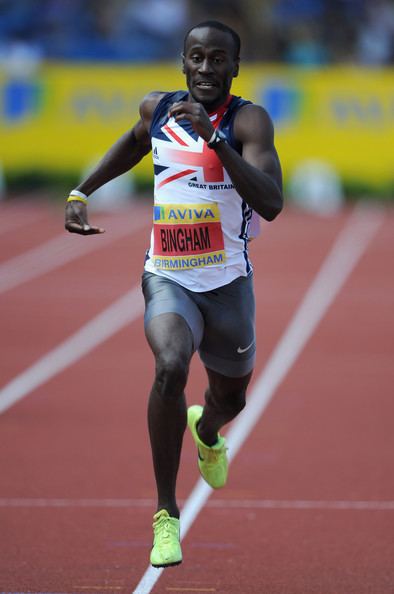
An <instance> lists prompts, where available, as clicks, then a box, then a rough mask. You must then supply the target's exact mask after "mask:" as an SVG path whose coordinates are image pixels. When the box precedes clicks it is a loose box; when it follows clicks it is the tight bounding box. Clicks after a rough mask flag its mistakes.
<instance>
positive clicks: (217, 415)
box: [188, 368, 252, 489]
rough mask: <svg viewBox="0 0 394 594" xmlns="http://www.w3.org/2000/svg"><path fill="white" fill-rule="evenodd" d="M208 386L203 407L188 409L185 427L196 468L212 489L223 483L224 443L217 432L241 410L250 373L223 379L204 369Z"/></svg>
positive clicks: (223, 377) (225, 465)
mask: <svg viewBox="0 0 394 594" xmlns="http://www.w3.org/2000/svg"><path fill="white" fill-rule="evenodd" d="M207 373H208V380H209V387H208V389H207V391H206V392H205V406H204V407H201V406H198V405H194V406H191V407H190V408H189V410H188V425H189V428H190V430H191V432H192V435H193V438H194V441H195V443H196V445H197V449H198V465H199V468H200V472H201V475H202V476H203V478H204V479H205V481H206V482H207V483H208V484H209V485H210V486H211V487H212V488H214V489H219V488H221V487H223V486H224V485H225V483H226V480H227V474H228V470H227V467H228V462H227V454H226V450H227V448H226V440H225V438H224V437H222V436H221V435H220V433H219V431H220V429H221V428H222V427H223V426H224V425H226V423H229V422H230V421H232V420H233V419H234V418H235V417H236V416H237V415H238V414H239V413H240V412H241V410H242V409H243V408H244V406H245V402H246V400H245V398H246V389H247V387H248V384H249V381H250V378H251V376H252V372H250V373H248V374H247V375H245V376H243V377H235V378H234V377H227V376H225V375H222V374H220V373H218V372H216V371H213V370H211V369H208V368H207Z"/></svg>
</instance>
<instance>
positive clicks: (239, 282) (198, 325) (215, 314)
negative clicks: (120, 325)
mask: <svg viewBox="0 0 394 594" xmlns="http://www.w3.org/2000/svg"><path fill="white" fill-rule="evenodd" d="M142 291H143V294H144V299H145V316H144V323H145V327H147V325H148V324H149V322H150V321H151V320H152V318H154V317H156V316H159V315H161V314H164V313H176V314H178V315H180V316H182V317H183V318H184V320H185V321H186V323H187V324H188V326H189V328H190V330H191V332H192V335H193V341H194V350H195V351H198V353H199V355H200V358H201V360H202V362H203V364H204V365H205V366H206V367H207V368H208V369H212V370H213V371H216V372H217V373H220V374H222V375H225V376H227V377H243V376H244V375H247V374H248V373H249V372H251V371H252V369H253V367H254V362H255V356H256V342H255V341H256V336H255V300H254V290H253V276H252V275H250V276H240V277H238V278H236V279H235V280H233V281H232V282H231V283H229V284H227V285H224V286H222V287H219V288H217V289H214V290H212V291H205V292H201V293H200V292H195V291H190V290H189V289H186V288H185V287H182V286H181V285H179V284H178V283H176V282H174V281H172V280H170V279H168V278H165V277H163V276H159V275H157V274H152V273H151V272H146V271H145V272H144V274H143V275H142Z"/></svg>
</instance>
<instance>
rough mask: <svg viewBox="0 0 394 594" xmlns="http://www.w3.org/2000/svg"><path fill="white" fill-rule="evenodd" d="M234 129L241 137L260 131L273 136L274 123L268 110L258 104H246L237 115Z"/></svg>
mask: <svg viewBox="0 0 394 594" xmlns="http://www.w3.org/2000/svg"><path fill="white" fill-rule="evenodd" d="M234 127H235V129H236V131H237V132H238V134H240V135H241V136H243V135H244V133H247V131H248V130H250V131H259V132H262V133H264V134H265V135H266V134H269V135H271V134H272V133H273V123H272V120H271V118H270V116H269V114H268V112H267V110H266V109H265V108H264V107H262V106H261V105H257V104H256V103H251V102H249V103H245V104H244V105H242V106H240V108H239V110H238V111H237V113H236V116H235V121H234Z"/></svg>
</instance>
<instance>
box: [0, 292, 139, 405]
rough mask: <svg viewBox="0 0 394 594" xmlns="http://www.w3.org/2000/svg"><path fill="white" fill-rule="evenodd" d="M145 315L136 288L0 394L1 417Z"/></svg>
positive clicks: (4, 388)
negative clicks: (11, 407)
mask: <svg viewBox="0 0 394 594" xmlns="http://www.w3.org/2000/svg"><path fill="white" fill-rule="evenodd" d="M142 313H143V298H142V293H141V288H140V286H139V285H136V286H135V287H134V288H133V289H131V290H130V291H128V292H127V293H126V294H125V295H123V296H122V297H120V298H119V299H118V300H117V301H115V302H114V303H112V304H111V305H110V306H109V307H108V308H107V309H105V310H104V311H102V312H101V313H100V314H99V315H97V316H96V317H95V318H93V319H92V320H91V321H90V322H88V323H87V324H85V325H84V326H82V328H80V330H78V331H77V332H76V333H75V334H73V335H72V336H70V337H69V338H67V339H66V340H65V341H64V342H62V343H61V344H59V345H58V346H57V347H56V348H54V349H53V350H52V351H50V352H49V353H47V354H46V355H45V356H44V357H42V358H41V359H39V360H38V361H37V362H36V363H34V364H33V365H32V366H31V367H29V368H28V369H26V370H25V371H23V372H22V373H21V374H20V375H18V376H17V377H15V378H14V379H13V380H12V381H11V382H10V383H9V384H7V385H6V386H4V387H3V388H2V389H1V390H0V413H2V412H4V411H6V410H7V409H8V408H10V406H12V405H13V404H15V403H16V402H18V401H19V400H21V399H22V398H24V397H25V396H27V395H28V394H30V393H31V392H33V390H35V389H36V388H38V387H39V386H41V385H42V384H44V383H45V382H47V381H48V380H50V379H51V378H53V377H54V376H55V375H57V374H58V373H60V372H61V371H64V369H66V368H67V367H69V366H70V365H72V364H73V363H75V362H77V361H78V360H80V359H81V358H82V357H84V356H85V355H87V354H88V353H89V352H90V351H92V350H93V349H94V348H96V347H97V346H98V345H99V344H101V343H102V342H104V341H105V340H107V339H108V338H110V337H111V336H113V335H114V334H116V332H118V331H119V330H121V329H122V328H124V326H126V325H127V324H129V323H130V322H133V321H134V320H135V319H137V318H138V317H139V316H140V315H142Z"/></svg>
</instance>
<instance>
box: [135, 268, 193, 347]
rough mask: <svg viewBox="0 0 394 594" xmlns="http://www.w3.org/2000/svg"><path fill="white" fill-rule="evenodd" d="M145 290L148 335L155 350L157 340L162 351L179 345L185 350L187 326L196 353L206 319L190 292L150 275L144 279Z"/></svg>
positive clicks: (167, 280) (143, 288)
mask: <svg viewBox="0 0 394 594" xmlns="http://www.w3.org/2000/svg"><path fill="white" fill-rule="evenodd" d="M142 291H143V294H144V299H145V316H144V324H145V333H146V336H147V339H148V341H149V343H150V344H151V347H152V339H153V338H154V343H155V345H158V344H159V343H160V345H161V347H160V348H165V347H167V346H168V347H170V346H171V347H172V348H176V347H177V345H178V346H179V348H180V349H182V341H181V340H180V338H181V337H182V336H183V335H184V334H185V331H184V330H183V329H184V328H185V327H187V328H188V334H190V336H191V340H192V352H194V351H195V350H197V349H198V347H199V345H200V342H201V339H202V336H203V331H204V320H203V317H202V315H201V312H200V311H199V308H198V306H197V305H196V303H194V301H193V299H192V298H191V296H190V292H188V291H187V289H184V288H183V287H181V286H180V285H178V284H177V283H175V282H173V281H171V280H169V279H166V278H164V277H161V276H158V275H155V274H152V273H150V272H145V273H144V274H143V276H142ZM175 338H176V340H174V339H175ZM175 343H176V344H175Z"/></svg>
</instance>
